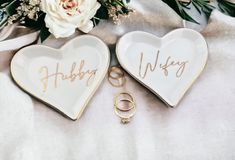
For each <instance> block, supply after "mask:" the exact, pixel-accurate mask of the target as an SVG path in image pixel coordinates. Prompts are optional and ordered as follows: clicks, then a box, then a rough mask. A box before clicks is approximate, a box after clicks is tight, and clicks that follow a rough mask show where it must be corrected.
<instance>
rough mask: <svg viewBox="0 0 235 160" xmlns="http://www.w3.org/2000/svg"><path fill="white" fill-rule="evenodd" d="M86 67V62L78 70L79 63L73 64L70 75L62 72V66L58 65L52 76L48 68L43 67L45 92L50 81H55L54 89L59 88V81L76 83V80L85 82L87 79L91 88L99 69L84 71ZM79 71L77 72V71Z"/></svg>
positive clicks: (41, 69)
mask: <svg viewBox="0 0 235 160" xmlns="http://www.w3.org/2000/svg"><path fill="white" fill-rule="evenodd" d="M84 66H85V61H84V60H81V62H80V65H79V68H78V69H77V63H76V62H73V63H72V65H71V68H70V72H69V74H66V73H63V72H61V71H60V64H59V63H56V68H55V72H54V73H52V74H49V70H48V67H47V66H43V67H41V68H40V69H39V73H41V74H42V73H44V74H43V76H42V78H41V79H40V81H41V83H42V85H43V92H46V91H47V89H48V82H49V79H51V78H52V79H53V82H54V87H55V88H57V86H58V83H59V80H62V81H66V80H67V81H69V82H71V83H72V82H74V81H75V80H77V79H78V80H83V79H84V78H85V77H87V80H86V86H89V85H91V84H92V82H93V80H94V78H95V76H96V73H97V69H93V70H89V69H88V70H86V71H84ZM76 69H77V70H76Z"/></svg>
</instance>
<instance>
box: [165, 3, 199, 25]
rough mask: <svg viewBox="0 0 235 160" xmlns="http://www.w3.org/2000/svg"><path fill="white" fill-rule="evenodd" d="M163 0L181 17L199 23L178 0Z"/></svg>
mask: <svg viewBox="0 0 235 160" xmlns="http://www.w3.org/2000/svg"><path fill="white" fill-rule="evenodd" d="M163 2H165V3H166V4H168V5H169V6H170V7H171V8H172V9H173V10H174V11H175V12H176V13H177V14H178V15H179V16H180V17H181V18H183V19H185V20H187V21H190V22H194V23H196V24H199V23H198V22H197V21H196V20H194V19H193V18H192V17H191V16H190V15H189V14H188V13H187V12H186V11H185V10H184V7H183V6H182V4H180V2H179V1H178V0H163Z"/></svg>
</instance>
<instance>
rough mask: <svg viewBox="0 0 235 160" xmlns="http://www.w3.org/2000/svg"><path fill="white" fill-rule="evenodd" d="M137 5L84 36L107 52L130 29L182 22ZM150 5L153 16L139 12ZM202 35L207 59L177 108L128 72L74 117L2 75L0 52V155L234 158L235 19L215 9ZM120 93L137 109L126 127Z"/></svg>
mask: <svg viewBox="0 0 235 160" xmlns="http://www.w3.org/2000/svg"><path fill="white" fill-rule="evenodd" d="M141 2H142V3H141V5H140V3H138V2H133V3H132V5H133V6H135V7H136V10H137V11H136V13H135V14H136V15H134V16H133V17H135V18H131V19H127V20H124V22H123V25H121V26H113V25H112V24H110V22H106V23H105V22H103V23H100V25H99V26H98V27H97V28H95V29H94V31H92V33H91V34H94V35H97V36H99V37H100V38H101V39H103V40H104V41H105V42H106V43H107V44H108V45H109V47H110V49H111V52H113V51H114V48H115V43H116V41H117V39H118V37H120V36H121V35H122V34H124V33H125V32H128V31H130V30H147V29H146V28H148V30H147V31H148V32H151V33H153V34H156V35H160V36H162V35H164V34H166V33H167V32H168V31H170V30H172V29H174V28H178V27H181V26H182V24H181V21H180V18H179V17H178V16H177V15H176V14H175V13H174V12H172V11H171V10H170V9H169V8H168V7H167V6H166V5H165V4H163V3H162V2H160V1H156V5H155V6H154V5H153V4H152V3H150V4H149V3H147V1H145V0H143V1H141ZM156 6H159V7H156ZM156 8H157V9H156ZM151 9H152V10H153V9H155V10H154V13H155V14H152V12H151V13H147V12H146V11H149V10H151ZM144 15H145V16H144ZM137 17H138V18H137ZM150 17H151V18H150ZM156 18H157V19H156ZM153 19H156V21H153ZM138 21H141V23H139V22H138ZM130 24H132V25H133V26H134V27H132V28H130V27H129V25H130ZM111 26H112V27H114V28H111ZM123 26H126V27H123ZM108 27H110V28H108ZM104 31H106V32H104ZM202 33H203V35H204V36H205V38H206V40H207V43H208V47H209V59H208V63H207V65H206V68H205V70H204V71H203V73H202V75H201V76H200V77H199V79H198V80H197V81H196V83H195V84H194V85H193V86H192V88H191V89H190V90H189V91H188V92H187V94H186V96H185V97H184V98H183V100H182V102H181V103H180V105H179V106H178V107H177V108H174V109H172V108H167V107H166V106H165V105H164V104H163V103H162V102H160V101H159V99H157V98H156V96H154V95H153V94H151V93H150V92H149V91H148V90H146V89H145V88H144V87H142V86H141V85H140V84H139V83H137V82H136V81H135V80H133V79H132V78H131V77H129V76H127V84H126V86H125V87H124V88H121V89H117V88H113V87H112V86H111V85H110V84H109V83H108V81H107V79H105V80H104V82H103V83H102V85H101V86H100V88H99V90H98V91H97V93H96V94H95V96H94V97H93V98H92V100H91V101H90V103H89V105H88V106H87V109H86V111H85V112H84V114H83V115H82V117H81V118H80V119H79V120H78V121H75V122H74V121H71V120H68V119H66V118H64V117H62V116H61V115H60V114H58V113H57V112H55V111H54V110H52V109H50V108H49V107H47V106H46V105H44V104H42V103H41V102H38V101H37V100H35V99H33V101H32V100H31V98H30V97H29V96H28V95H27V94H25V93H24V92H22V91H21V90H20V89H19V88H17V87H16V86H15V84H14V83H13V82H12V80H11V79H10V78H9V74H8V73H9V62H10V59H11V56H12V53H6V52H5V53H1V54H0V72H2V73H0V159H1V160H12V159H13V160H32V159H33V160H45V159H46V160H47V159H50V160H86V159H94V160H115V159H121V160H143V159H144V160H156V159H163V160H183V159H187V160H188V159H190V160H198V159H200V160H210V159H211V160H215V159H220V160H233V159H235V101H234V98H235V85H234V82H235V63H234V62H235V46H234V44H235V19H234V18H231V17H228V16H225V15H223V14H221V13H219V12H218V11H214V12H213V13H212V15H211V17H210V22H209V24H208V26H207V27H206V28H205V29H204V30H203V31H202ZM66 41H67V39H59V40H55V39H54V38H53V37H50V38H49V39H48V40H47V41H46V42H45V45H48V46H53V47H56V48H58V47H60V46H61V45H62V44H63V43H65V42H66ZM112 63H115V60H114V61H113V62H112ZM121 90H127V91H129V92H131V93H132V94H133V96H134V97H135V98H136V103H137V114H136V115H135V117H134V118H133V119H132V121H131V123H129V124H127V125H122V124H120V119H119V118H118V117H117V116H116V115H115V114H114V111H113V96H114V95H115V94H116V93H118V92H119V91H121Z"/></svg>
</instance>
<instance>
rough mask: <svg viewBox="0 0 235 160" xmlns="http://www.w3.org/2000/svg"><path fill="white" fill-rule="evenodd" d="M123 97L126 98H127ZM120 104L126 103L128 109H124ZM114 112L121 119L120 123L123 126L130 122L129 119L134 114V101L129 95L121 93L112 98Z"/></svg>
mask: <svg viewBox="0 0 235 160" xmlns="http://www.w3.org/2000/svg"><path fill="white" fill-rule="evenodd" d="M125 96H128V98H127V97H125ZM120 97H121V98H120ZM119 98H120V99H119ZM120 102H127V103H128V107H127V108H125V107H124V106H123V105H122V106H120ZM114 111H115V114H116V115H117V116H118V117H120V118H121V122H122V123H124V124H125V123H128V122H130V120H131V118H132V117H133V116H134V115H135V112H136V105H135V101H134V98H133V97H132V96H131V94H130V93H127V92H121V93H119V94H117V95H116V96H115V97H114Z"/></svg>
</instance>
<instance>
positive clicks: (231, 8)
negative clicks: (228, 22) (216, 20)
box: [218, 0, 235, 17]
mask: <svg viewBox="0 0 235 160" xmlns="http://www.w3.org/2000/svg"><path fill="white" fill-rule="evenodd" d="M218 6H219V8H220V10H221V11H222V12H223V13H225V14H228V15H230V16H232V17H235V3H232V2H229V1H227V0H218Z"/></svg>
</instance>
